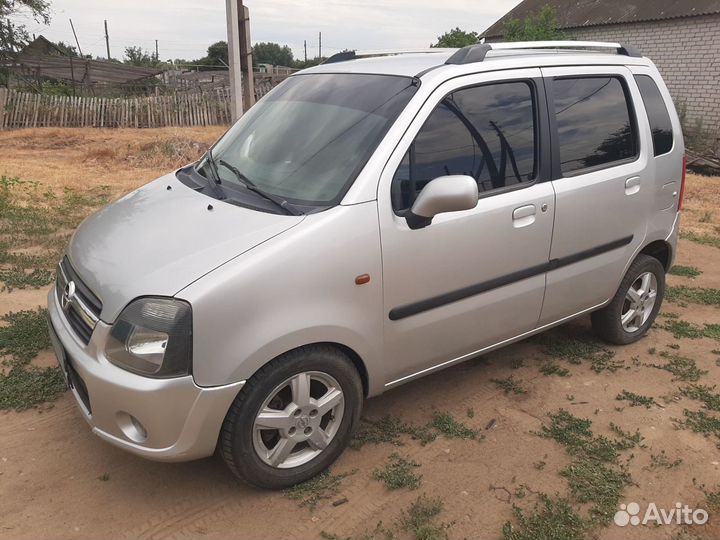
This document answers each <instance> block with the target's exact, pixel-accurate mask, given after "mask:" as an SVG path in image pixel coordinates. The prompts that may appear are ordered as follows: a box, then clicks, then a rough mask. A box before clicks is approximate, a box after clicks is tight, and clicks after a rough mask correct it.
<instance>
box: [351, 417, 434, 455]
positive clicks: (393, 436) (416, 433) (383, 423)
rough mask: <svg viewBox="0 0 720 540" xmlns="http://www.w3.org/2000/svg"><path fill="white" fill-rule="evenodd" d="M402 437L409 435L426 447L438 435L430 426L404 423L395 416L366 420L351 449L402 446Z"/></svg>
mask: <svg viewBox="0 0 720 540" xmlns="http://www.w3.org/2000/svg"><path fill="white" fill-rule="evenodd" d="M402 435H409V436H410V437H412V438H413V439H416V440H419V441H420V443H421V444H423V445H425V444H427V443H429V442H432V441H434V440H435V439H436V438H437V434H436V433H435V432H434V431H433V430H432V429H431V428H430V426H416V425H413V424H409V423H406V422H403V421H402V420H401V419H400V418H397V417H395V416H384V417H382V418H381V419H380V420H368V419H366V418H364V419H363V420H362V421H361V422H360V426H359V427H358V429H357V431H356V432H355V436H354V437H353V439H352V441H350V448H353V449H355V450H359V449H360V448H362V447H363V446H365V445H366V444H382V443H389V444H393V445H395V446H402V445H403V442H402V438H401V437H402Z"/></svg>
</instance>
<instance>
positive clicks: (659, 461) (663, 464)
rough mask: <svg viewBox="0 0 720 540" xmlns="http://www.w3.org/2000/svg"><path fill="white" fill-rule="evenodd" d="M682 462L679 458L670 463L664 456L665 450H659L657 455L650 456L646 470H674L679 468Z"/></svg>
mask: <svg viewBox="0 0 720 540" xmlns="http://www.w3.org/2000/svg"><path fill="white" fill-rule="evenodd" d="M682 462H683V460H682V459H681V458H677V459H675V460H672V461H671V460H670V459H669V458H668V457H667V455H666V454H665V450H660V453H659V454H650V465H649V466H648V467H646V469H648V470H652V469H674V468H675V467H678V466H680V464H681V463H682Z"/></svg>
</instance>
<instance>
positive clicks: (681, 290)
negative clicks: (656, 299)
mask: <svg viewBox="0 0 720 540" xmlns="http://www.w3.org/2000/svg"><path fill="white" fill-rule="evenodd" d="M665 299H666V300H668V301H670V302H689V303H691V304H703V305H706V306H720V290H718V289H709V288H706V287H686V286H685V285H677V286H669V287H667V288H666V289H665Z"/></svg>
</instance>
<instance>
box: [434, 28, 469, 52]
mask: <svg viewBox="0 0 720 540" xmlns="http://www.w3.org/2000/svg"><path fill="white" fill-rule="evenodd" d="M479 42H480V36H479V35H478V33H477V32H465V31H464V30H460V28H453V29H452V30H450V31H449V32H445V33H444V34H443V35H442V36H438V40H437V43H436V44H435V45H430V46H431V47H448V48H451V49H459V48H461V47H466V46H467V45H475V44H476V43H479Z"/></svg>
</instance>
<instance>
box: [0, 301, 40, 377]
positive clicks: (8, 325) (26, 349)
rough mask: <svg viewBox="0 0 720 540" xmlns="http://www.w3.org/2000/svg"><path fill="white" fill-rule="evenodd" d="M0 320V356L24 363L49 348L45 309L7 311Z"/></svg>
mask: <svg viewBox="0 0 720 540" xmlns="http://www.w3.org/2000/svg"><path fill="white" fill-rule="evenodd" d="M0 321H2V322H3V323H4V325H3V326H0V356H9V357H11V358H12V359H13V360H14V361H16V362H20V363H23V364H26V363H28V362H29V361H30V360H32V359H33V358H35V357H36V356H37V354H38V353H39V352H40V351H44V350H45V349H49V348H50V335H49V334H48V329H47V310H46V309H41V308H37V309H35V310H27V311H18V312H16V313H8V314H7V315H4V316H2V317H0Z"/></svg>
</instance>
